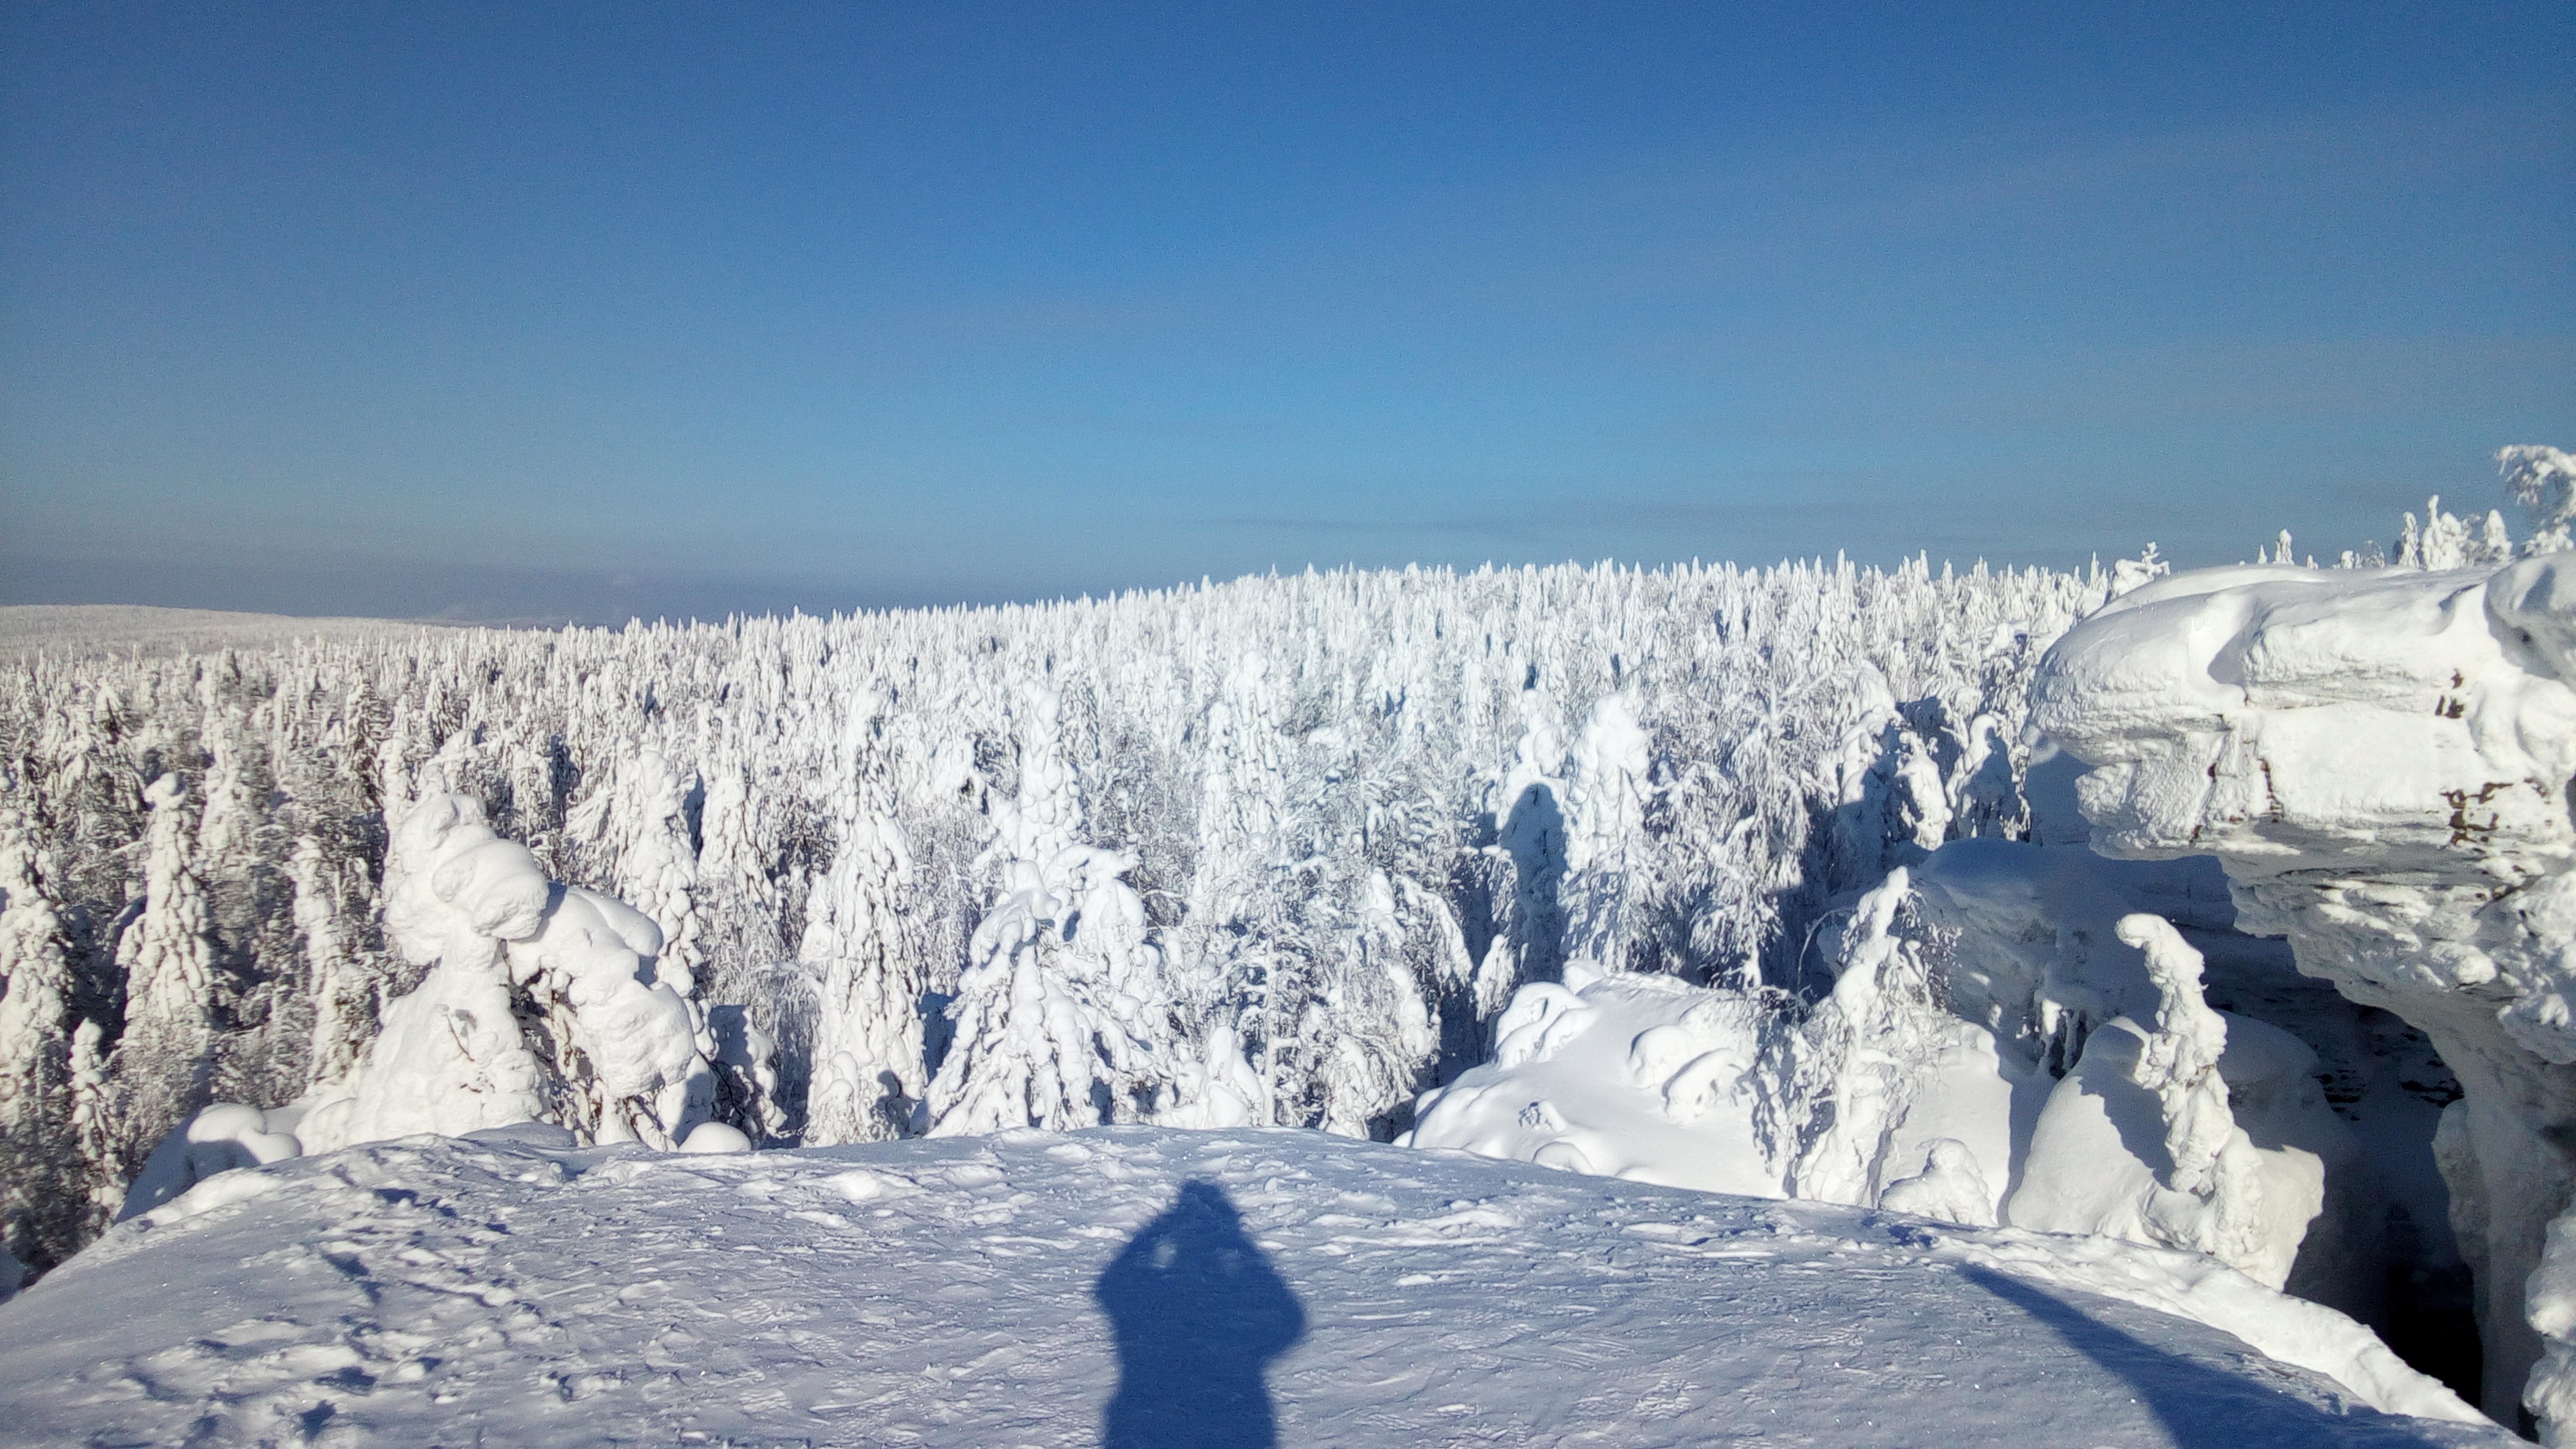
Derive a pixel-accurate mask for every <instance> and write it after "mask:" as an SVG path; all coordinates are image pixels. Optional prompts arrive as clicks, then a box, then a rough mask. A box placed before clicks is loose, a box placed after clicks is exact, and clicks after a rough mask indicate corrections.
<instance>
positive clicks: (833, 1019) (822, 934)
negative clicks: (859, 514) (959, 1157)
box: [797, 697, 928, 1144]
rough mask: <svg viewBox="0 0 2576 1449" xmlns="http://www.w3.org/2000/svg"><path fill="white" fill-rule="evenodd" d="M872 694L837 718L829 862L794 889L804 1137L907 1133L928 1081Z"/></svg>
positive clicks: (899, 844)
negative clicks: (808, 1003) (799, 926)
mask: <svg viewBox="0 0 2576 1449" xmlns="http://www.w3.org/2000/svg"><path fill="white" fill-rule="evenodd" d="M882 707H883V701H882V698H881V697H877V698H871V699H869V700H867V701H865V702H863V704H862V705H861V706H860V707H859V708H855V709H853V710H852V711H851V713H850V715H849V717H848V719H847V720H846V721H845V724H844V730H843V740H842V745H841V757H840V760H839V762H838V763H839V765H840V769H839V770H838V771H837V772H836V774H835V775H834V777H833V778H834V780H835V783H836V786H837V788H836V790H835V796H836V799H835V801H834V805H833V807H832V816H833V823H834V827H835V834H836V836H837V840H836V842H835V845H834V848H833V852H832V864H831V868H830V869H829V870H828V871H827V872H825V874H824V875H823V877H822V878H821V879H819V880H817V881H816V882H814V884H813V886H812V888H811V890H810V891H809V892H808V893H807V895H806V897H805V933H804V937H803V939H802V941H801V942H800V944H799V945H798V947H797V953H798V955H799V957H800V958H801V959H802V960H803V961H804V963H805V966H806V968H807V970H808V971H810V972H812V973H814V974H815V975H816V976H817V977H818V978H819V983H818V985H817V988H816V1008H815V1036H814V1051H813V1078H812V1085H811V1086H810V1087H809V1088H808V1089H807V1095H806V1106H805V1134H804V1138H805V1141H807V1142H809V1143H816V1144H822V1143H834V1142H872V1141H879V1140H882V1139H885V1138H889V1137H900V1136H903V1135H905V1134H907V1133H909V1132H913V1131H917V1130H919V1129H918V1127H917V1126H916V1125H915V1123H914V1120H913V1117H914V1109H915V1108H916V1107H917V1106H918V1105H919V1104H920V1103H921V1101H922V1099H923V1097H924V1094H925V1091H926V1088H927V1086H928V1081H927V1078H928V1072H927V1069H926V1066H925V1063H924V1060H923V1032H922V1019H921V994H922V991H923V988H924V982H923V973H922V970H921V965H922V963H920V962H918V961H916V960H915V959H913V958H912V956H911V955H910V953H909V952H907V951H906V950H905V949H904V947H905V942H904V933H903V929H902V926H901V925H900V923H899V922H898V921H897V919H896V916H897V906H898V902H899V901H900V900H901V899H902V897H903V895H904V893H905V890H906V888H907V887H908V886H909V884H910V878H911V874H912V857H911V852H910V850H909V849H908V843H907V841H906V839H905V836H904V831H903V827H902V826H901V825H900V824H898V823H897V822H896V821H895V819H894V817H893V815H892V813H891V807H892V805H893V800H892V798H891V795H892V791H891V789H890V785H889V781H888V779H887V771H886V761H885V758H884V755H883V752H882V751H881V750H878V749H877V748H876V744H877V737H878V732H879V726H880V725H881V723H882V719H883V713H882Z"/></svg>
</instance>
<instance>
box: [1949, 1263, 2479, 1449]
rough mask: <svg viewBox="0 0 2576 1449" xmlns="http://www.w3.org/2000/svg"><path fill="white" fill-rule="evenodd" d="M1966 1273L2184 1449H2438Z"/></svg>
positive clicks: (2003, 1282) (2394, 1428)
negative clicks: (2104, 1374)
mask: <svg viewBox="0 0 2576 1449" xmlns="http://www.w3.org/2000/svg"><path fill="white" fill-rule="evenodd" d="M1959 1271H1960V1274H1961V1275H1962V1276H1964V1277H1965V1278H1966V1279H1967V1280H1968V1281H1969V1282H1971V1283H1974V1284H1976V1285H1977V1286H1978V1287H1980V1288H1983V1289H1985V1290H1986V1291H1987V1292H1989V1293H1992V1294H1993V1295H1995V1296H1996V1297H1997V1298H2000V1299H2002V1300H2004V1301H2005V1302H2006V1303H2009V1304H2011V1305H2013V1306H2014V1307H2016V1308H2018V1309H2020V1310H2021V1311H2022V1312H2024V1313H2027V1314H2029V1315H2030V1316H2031V1317H2032V1318H2034V1319H2036V1320H2038V1321H2039V1322H2040V1323H2042V1324H2045V1325H2046V1326H2047V1327H2049V1328H2050V1329H2053V1330H2055V1332H2056V1334H2057V1336H2058V1337H2059V1338H2062V1339H2064V1340H2065V1341H2066V1344H2067V1346H2068V1347H2070V1348H2072V1349H2074V1350H2075V1351H2076V1352H2078V1353H2080V1354H2082V1355H2084V1356H2085V1357H2086V1358H2089V1359H2091V1360H2093V1362H2095V1363H2097V1364H2099V1365H2101V1366H2102V1367H2103V1368H2105V1369H2107V1370H2109V1371H2110V1372H2111V1373H2113V1374H2116V1375H2118V1376H2119V1377H2120V1378H2121V1379H2123V1380H2125V1381H2127V1383H2128V1385H2129V1387H2130V1389H2131V1390H2132V1391H2133V1392H2134V1393H2135V1394H2136V1395H2137V1403H2138V1405H2139V1406H2140V1407H2141V1408H2144V1409H2146V1410H2147V1411H2148V1412H2149V1413H2151V1414H2153V1415H2154V1416H2155V1417H2156V1420H2157V1422H2159V1423H2161V1424H2162V1425H2163V1426H2164V1430H2165V1433H2166V1434H2167V1435H2168V1436H2169V1437H2170V1438H2171V1439H2172V1441H2173V1442H2174V1444H2176V1445H2177V1446H2180V1449H2239V1446H2243V1445H2249V1444H2262V1445H2280V1446H2285V1449H2286V1446H2293V1445H2301V1444H2316V1445H2329V1444H2336V1445H2340V1444H2356V1443H2358V1444H2377V1445H2384V1446H2388V1449H2405V1446H2410V1445H2421V1446H2424V1449H2432V1446H2433V1445H2434V1443H2435V1441H2434V1440H2432V1439H2428V1438H2425V1437H2422V1436H2420V1435H2418V1434H2414V1433H2410V1432H2409V1431H2408V1430H2407V1428H2406V1426H2407V1425H2409V1424H2411V1423H2416V1422H2420V1421H2416V1420H2409V1419H2406V1418H2403V1417H2399V1416H2395V1415H2383V1414H2381V1413H2379V1412H2378V1411H2377V1410H2374V1409H2370V1408H2367V1407H2356V1408H2354V1410H2353V1411H2352V1412H2351V1413H2349V1414H2332V1413H2328V1412H2326V1411H2325V1410H2323V1409H2320V1408H2318V1407H2317V1406H2315V1405H2314V1404H2310V1403H2307V1402H2305V1401H2304V1400H2301V1399H2297V1398H2293V1397H2292V1396H2290V1395H2289V1394H2286V1393H2283V1392H2282V1391H2280V1390H2278V1389H2274V1388H2270V1387H2267V1386H2265V1385H2264V1384H2263V1383H2261V1382H2260V1381H2258V1380H2257V1379H2255V1378H2253V1377H2251V1376H2249V1375H2243V1374H2234V1373H2229V1372H2226V1371H2225V1370H2223V1369H2219V1368H2216V1367H2213V1366H2211V1365H2208V1364H2204V1363H2201V1362H2199V1361H2197V1360H2195V1359H2191V1358H2188V1357H2185V1356H2183V1355H2181V1354H2177V1353H2173V1352H2170V1351H2168V1350H2165V1349H2161V1348H2158V1347H2156V1346H2155V1345H2153V1344H2151V1343H2147V1342H2145V1341H2144V1340H2142V1339H2138V1338H2135V1337H2132V1336H2130V1335H2129V1334H2127V1333H2124V1332H2122V1331H2121V1330H2119V1329H2117V1328H2114V1327H2112V1326H2111V1325H2110V1324H2107V1323H2104V1322H2102V1321H2100V1320H2099V1319H2096V1318H2094V1317H2093V1316H2092V1315H2090V1314H2088V1313H2086V1312H2085V1311H2084V1310H2083V1309H2081V1308H2078V1307H2076V1306H2075V1305H2074V1304H2071V1303H2067V1302H2065V1301H2063V1300H2061V1299H2059V1298H2057V1297H2055V1296H2053V1295H2051V1294H2049V1293H2046V1292H2043V1291H2042V1290H2040V1289H2038V1288H2035V1287H2033V1286H2031V1285H2030V1284H2028V1283H2024V1282H2021V1281H2019V1280H2017V1279H2014V1278H2010V1277H2007V1276H2005V1275H2004V1274H2002V1273H1998V1272H1995V1271H1994V1270H1992V1269H1990V1268H1980V1267H1974V1266H1968V1267H1962V1268H1961V1269H1960V1270H1959ZM2374 1430H2375V1431H2376V1432H2373V1431H2374Z"/></svg>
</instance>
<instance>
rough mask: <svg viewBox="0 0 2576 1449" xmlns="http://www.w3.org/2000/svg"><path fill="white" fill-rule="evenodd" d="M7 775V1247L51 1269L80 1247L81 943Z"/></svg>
mask: <svg viewBox="0 0 2576 1449" xmlns="http://www.w3.org/2000/svg"><path fill="white" fill-rule="evenodd" d="M9 786H10V782H9V780H8V779H7V777H6V776H5V775H0V1248H5V1249H6V1251H7V1252H8V1253H9V1254H10V1255H11V1257H13V1258H14V1259H16V1260H17V1261H18V1262H19V1263H20V1264H23V1265H26V1266H28V1267H33V1268H37V1269H42V1268H47V1267H51V1266H52V1265H53V1264H55V1263H57V1262H59V1261H61V1260H62V1259H63V1258H65V1257H68V1256H70V1255H71V1253H72V1252H73V1251H74V1250H75V1249H77V1248H78V1247H79V1246H80V1243H81V1240H82V1237H83V1229H84V1228H85V1227H86V1226H87V1224H86V1223H85V1222H83V1221H82V1219H83V1218H84V1216H85V1214H84V1213H83V1212H82V1211H81V1208H82V1204H83V1202H84V1200H85V1198H86V1196H87V1194H86V1192H85V1191H84V1188H85V1186H86V1185H85V1184H84V1182H83V1181H82V1177H83V1174H82V1172H81V1158H80V1154H79V1151H78V1149H77V1143H76V1141H75V1138H74V1134H73V1132H72V1123H71V1113H72V1100H71V1056H70V1049H71V1041H70V1036H71V1029H72V1026H73V1020H72V1012H71V995H72V943H71V939H70V936H69V934H68V933H67V932H66V930H65V928H64V924H63V911H62V906H61V903H60V902H59V901H57V900H56V899H55V898H54V895H53V892H52V890H51V888H50V887H49V886H48V884H47V883H46V881H45V877H44V871H43V868H42V865H41V863H40V862H39V861H38V859H37V857H36V852H35V849H34V845H33V842H32V841H31V840H30V839H29V835H28V831H27V828H26V822H25V820H24V818H23V816H22V815H21V814H20V812H19V810H18V808H17V807H16V805H15V804H14V802H13V800H12V798H11V797H12V795H13V794H14V793H15V792H14V790H13V789H11V788H9Z"/></svg>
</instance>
